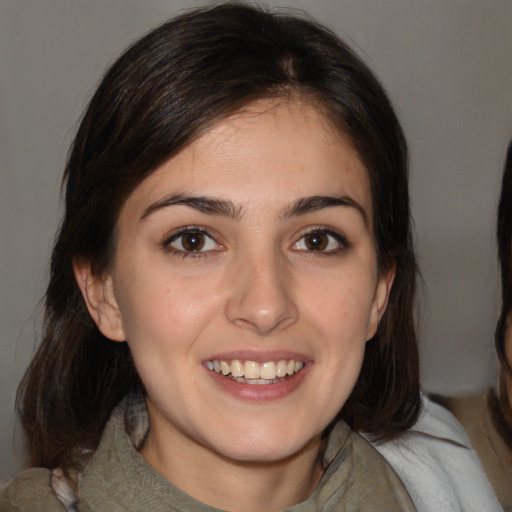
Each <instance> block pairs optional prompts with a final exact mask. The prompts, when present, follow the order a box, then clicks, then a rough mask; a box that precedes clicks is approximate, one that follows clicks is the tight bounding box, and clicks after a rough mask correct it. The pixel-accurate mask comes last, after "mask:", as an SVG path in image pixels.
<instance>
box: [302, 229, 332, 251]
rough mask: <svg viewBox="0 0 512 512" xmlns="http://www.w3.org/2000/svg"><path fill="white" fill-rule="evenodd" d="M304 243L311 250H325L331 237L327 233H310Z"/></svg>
mask: <svg viewBox="0 0 512 512" xmlns="http://www.w3.org/2000/svg"><path fill="white" fill-rule="evenodd" d="M304 243H305V244H306V247H307V248H308V250H310V251H325V249H326V247H327V245H328V244H329V238H328V237H327V235H326V234H325V233H309V234H308V235H306V236H305V237H304Z"/></svg>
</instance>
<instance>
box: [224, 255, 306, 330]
mask: <svg viewBox="0 0 512 512" xmlns="http://www.w3.org/2000/svg"><path fill="white" fill-rule="evenodd" d="M232 279H233V281H232V283H233V287H232V289H231V293H230V297H229V299H228V301H227V304H226V317H227V319H228V320H229V321H230V322H231V323H233V324H235V325H237V326H238V327H241V328H244V329H249V330H251V331H254V332H256V333H258V334H259V335H261V336H268V335H270V334H272V333H274V332H276V331H279V330H282V329H286V328H287V327H289V326H290V325H293V324H294V323H295V322H297V319H298V317H299V311H298V308H297V305H296V303H295V301H294V300H293V297H292V295H293V287H294V286H293V279H292V276H291V275H290V271H289V270H288V269H287V268H286V265H285V264H284V263H283V262H281V261H280V259H279V257H278V256H277V255H273V256H272V257H266V258H263V257H259V258H254V259H253V260H252V261H247V259H246V260H245V261H242V262H240V264H238V265H237V269H236V270H235V271H234V272H233V274H232Z"/></svg>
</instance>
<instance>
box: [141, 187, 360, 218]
mask: <svg viewBox="0 0 512 512" xmlns="http://www.w3.org/2000/svg"><path fill="white" fill-rule="evenodd" d="M169 206H187V207H189V208H192V209H194V210H197V211H199V212H201V213H206V214H208V215H219V216H221V217H227V218H230V219H233V220H236V221H239V220H241V219H242V217H243V207H242V206H241V205H236V204H235V203H233V202H232V201H229V200H225V199H217V198H212V197H207V196H189V195H184V194H173V195H170V196H167V197H164V198H163V199H161V200H160V201H157V202H155V203H153V204H151V205H150V206H148V207H147V208H146V209H145V210H144V213H143V214H142V216H141V218H140V220H143V219H145V218H146V217H149V216H150V215H151V214H153V213H155V212H157V211H158V210H161V209H163V208H167V207H169ZM333 206H344V207H349V208H354V209H355V210H356V211H357V212H358V213H359V214H360V215H361V217H362V218H363V221H364V223H365V224H367V222H368V216H367V214H366V211H365V209H364V208H363V207H362V206H361V205H360V204H359V203H358V202H357V201H355V200H354V199H352V198H351V197H350V196H308V197H301V198H300V199H298V200H297V201H294V202H293V203H291V204H290V205H289V206H288V207H287V208H285V209H284V210H283V211H282V212H281V213H280V217H281V218H282V219H287V218H290V217H297V216H300V215H305V214H307V213H311V212H315V211H318V210H322V209H324V208H330V207H333Z"/></svg>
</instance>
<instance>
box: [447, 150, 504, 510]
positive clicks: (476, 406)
mask: <svg viewBox="0 0 512 512" xmlns="http://www.w3.org/2000/svg"><path fill="white" fill-rule="evenodd" d="M497 240H498V256H499V261H500V266H501V299H502V306H501V314H500V317H499V320H498V324H497V327H496V335H495V346H496V352H497V354H498V360H499V364H500V372H499V379H498V385H497V387H496V389H490V390H488V391H487V392H486V393H485V394H479V395H476V396H468V397H458V398H451V397H440V399H439V401H440V403H442V404H443V405H444V406H445V407H447V408H448V409H449V410H450V411H451V412H452V413H453V414H454V415H455V416H456V417H457V419H458V420H459V421H460V422H461V423H462V424H463V425H464V427H465V429H466V430H467V432H468V434H469V437H470V438H471V442H472V443H473V446H474V447H475V449H476V451H477V453H478V455H479V457H480V460H481V461H482V464H483V467H484V469H485V472H486V474H487V476H488V478H489V480H490V482H491V484H492V486H493V488H494V491H495V492H496V495H497V496H498V498H499V500H500V503H501V505H502V506H503V508H504V509H505V510H507V511H508V510H512V369H511V365H512V335H511V334H512V332H511V330H510V318H511V311H512V141H511V142H510V144H509V146H508V151H507V156H506V160H505V167H504V170H503V180H502V184H501V197H500V202H499V206H498V230H497Z"/></svg>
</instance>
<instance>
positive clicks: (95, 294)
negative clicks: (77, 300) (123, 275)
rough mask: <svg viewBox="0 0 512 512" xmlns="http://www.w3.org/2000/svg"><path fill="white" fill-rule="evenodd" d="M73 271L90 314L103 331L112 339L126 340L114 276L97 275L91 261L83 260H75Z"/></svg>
mask: <svg viewBox="0 0 512 512" xmlns="http://www.w3.org/2000/svg"><path fill="white" fill-rule="evenodd" d="M73 272H74V274H75V279H76V282H77V283H78V287H79V288H80V291H81V292H82V296H83V298H84V301H85V304H86V306H87V309H88V310H89V314H90V315H91V317H92V319H93V320H94V322H95V324H96V325H97V326H98V329H99V330H100V331H101V333H102V334H103V335H104V336H106V337H107V338H109V339H111V340H112V341H126V336H125V333H124V329H123V322H122V318H121V312H120V310H119V306H118V303H117V299H116V296H115V292H114V282H113V280H112V276H111V275H110V274H105V275H104V276H101V277H99V276H96V275H95V274H93V272H92V270H91V265H90V263H89V262H88V261H83V260H80V261H78V260H75V261H74V262H73Z"/></svg>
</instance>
